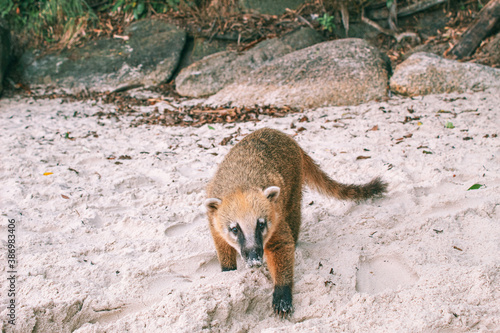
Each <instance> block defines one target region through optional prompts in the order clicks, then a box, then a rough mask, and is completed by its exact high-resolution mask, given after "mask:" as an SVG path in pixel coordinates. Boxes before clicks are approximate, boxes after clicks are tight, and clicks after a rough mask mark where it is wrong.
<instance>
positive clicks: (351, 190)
mask: <svg viewBox="0 0 500 333" xmlns="http://www.w3.org/2000/svg"><path fill="white" fill-rule="evenodd" d="M302 153H303V164H302V168H303V174H304V182H305V183H306V185H307V186H309V187H310V188H312V189H314V190H316V191H318V192H319V193H321V194H323V195H327V196H331V197H335V198H337V199H342V200H365V199H368V198H372V197H376V196H380V195H382V194H384V193H385V192H386V191H387V183H385V182H384V181H382V180H381V179H380V177H377V178H375V179H373V180H372V181H371V182H369V183H367V184H363V185H353V184H352V185H345V184H341V183H339V182H336V181H335V180H333V179H331V178H330V177H329V176H328V175H327V174H326V173H325V172H323V170H321V169H320V167H319V166H318V164H316V162H314V160H313V159H312V158H311V157H310V156H309V155H307V154H306V153H305V152H304V151H303V152H302Z"/></svg>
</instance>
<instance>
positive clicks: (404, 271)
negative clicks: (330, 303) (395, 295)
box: [356, 257, 418, 294]
mask: <svg viewBox="0 0 500 333" xmlns="http://www.w3.org/2000/svg"><path fill="white" fill-rule="evenodd" d="M417 280H418V275H417V274H416V273H415V272H413V271H412V270H411V268H409V267H408V266H406V265H405V264H404V263H403V262H402V261H401V260H400V259H398V258H396V257H375V258H371V259H365V258H361V259H360V261H359V269H358V272H357V273H356V291H358V292H360V293H368V294H377V293H379V292H382V291H384V290H387V289H392V290H394V289H397V288H399V287H400V286H401V287H407V286H411V285H413V284H414V283H415V282H416V281H417Z"/></svg>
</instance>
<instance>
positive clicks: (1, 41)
mask: <svg viewBox="0 0 500 333" xmlns="http://www.w3.org/2000/svg"><path fill="white" fill-rule="evenodd" d="M11 51H12V44H11V39H10V30H9V29H8V28H7V26H6V25H4V23H3V22H2V21H0V96H1V95H2V92H3V81H4V79H5V73H6V72H7V69H8V67H9V62H10V60H11V59H10V56H11Z"/></svg>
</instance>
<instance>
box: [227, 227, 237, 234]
mask: <svg viewBox="0 0 500 333" xmlns="http://www.w3.org/2000/svg"><path fill="white" fill-rule="evenodd" d="M229 231H231V232H232V233H233V234H235V235H237V234H238V228H237V227H232V228H229Z"/></svg>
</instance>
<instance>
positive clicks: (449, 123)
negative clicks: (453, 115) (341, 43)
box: [446, 121, 455, 128]
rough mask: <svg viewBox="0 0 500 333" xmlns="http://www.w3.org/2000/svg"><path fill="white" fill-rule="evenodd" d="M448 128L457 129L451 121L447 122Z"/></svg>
mask: <svg viewBox="0 0 500 333" xmlns="http://www.w3.org/2000/svg"><path fill="white" fill-rule="evenodd" d="M446 128H455V126H453V123H452V122H451V121H448V122H446Z"/></svg>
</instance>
